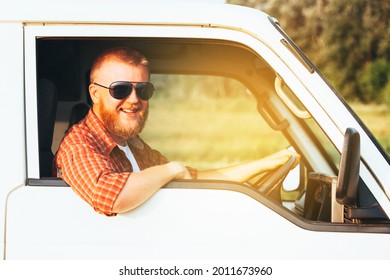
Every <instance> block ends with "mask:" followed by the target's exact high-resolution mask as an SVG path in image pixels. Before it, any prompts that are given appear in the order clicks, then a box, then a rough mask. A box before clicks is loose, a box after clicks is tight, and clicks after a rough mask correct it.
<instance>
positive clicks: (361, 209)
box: [0, 0, 390, 259]
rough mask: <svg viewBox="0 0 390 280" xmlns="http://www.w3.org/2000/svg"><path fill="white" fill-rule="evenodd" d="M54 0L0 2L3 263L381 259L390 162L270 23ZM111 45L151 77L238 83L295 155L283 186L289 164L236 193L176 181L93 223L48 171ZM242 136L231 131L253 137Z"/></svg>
mask: <svg viewBox="0 0 390 280" xmlns="http://www.w3.org/2000/svg"><path fill="white" fill-rule="evenodd" d="M20 2H23V3H20ZM53 2H54V1H53ZM53 2H50V1H12V3H7V2H1V4H0V8H1V9H0V35H1V38H2V43H1V44H0V73H1V75H0V79H1V81H0V94H1V105H2V106H1V110H0V122H1V128H2V136H1V137H0V147H1V153H0V154H1V157H0V167H1V168H0V170H1V171H0V205H1V207H0V240H1V242H0V254H1V257H2V259H299V258H301V259H343V258H346V259H384V258H385V259H389V258H390V220H389V217H390V201H389V199H390V166H389V162H390V159H389V157H388V155H387V154H386V152H384V150H383V149H382V148H381V147H380V145H379V144H378V142H377V141H376V139H375V138H374V137H373V135H372V134H371V133H370V132H369V131H368V129H367V128H366V126H365V125H364V123H363V122H362V121H361V120H360V119H359V118H358V117H357V116H356V114H354V112H353V111H352V110H351V108H350V107H349V106H348V104H347V103H346V102H345V101H344V100H343V99H342V97H341V96H340V95H339V94H338V93H337V92H336V91H335V90H334V89H333V88H332V86H331V85H330V84H329V83H328V82H327V80H326V79H325V78H324V77H323V76H322V75H321V73H319V72H318V70H317V68H316V67H315V66H314V65H313V64H312V63H311V62H310V61H309V60H308V59H307V58H306V57H305V56H304V54H303V53H302V52H301V51H300V50H299V48H298V47H297V46H296V45H295V44H294V43H293V42H292V41H291V39H290V38H289V37H288V36H287V35H286V34H285V33H284V31H283V30H282V29H281V27H280V26H279V24H278V22H277V20H276V19H274V18H272V17H270V16H269V15H267V14H264V13H262V12H260V11H257V10H253V9H249V8H244V7H239V6H233V5H211V4H210V5H206V4H196V5H189V4H185V3H180V4H179V3H176V4H175V6H170V5H168V4H166V3H165V4H154V5H147V4H145V5H142V4H139V5H138V4H137V5H135V4H133V3H132V2H131V1H126V0H123V1H121V0H115V1H84V0H79V1H71V2H69V1H62V2H63V3H53ZM164 2H165V1H164ZM42 3H44V5H43V4H42ZM19 7H20V8H19ZM37 7H39V8H37ZM116 45H125V46H131V47H134V48H136V49H138V50H140V51H141V52H143V53H144V54H145V55H146V56H147V57H148V58H149V60H150V63H151V73H152V80H153V79H154V77H155V79H156V80H157V81H161V80H164V81H166V80H167V79H170V77H172V79H174V77H176V76H177V75H186V76H194V77H195V76H196V77H198V78H199V77H200V80H204V79H209V78H210V77H211V78H213V77H214V78H220V77H222V78H223V79H229V80H234V81H235V82H237V83H239V84H240V87H243V88H244V89H245V90H243V91H242V92H243V94H246V95H249V96H250V98H251V99H250V100H252V101H251V103H250V106H249V107H250V108H249V107H248V110H252V109H253V108H254V112H256V113H255V114H254V115H253V122H261V123H263V124H265V126H267V127H269V128H270V130H272V131H273V133H275V135H276V139H277V140H275V142H277V141H279V140H280V141H281V142H280V143H282V144H280V145H281V146H283V147H286V146H289V147H290V148H292V149H294V150H295V151H297V152H298V153H299V154H300V155H301V164H300V166H299V168H298V170H295V171H294V172H295V173H294V174H295V175H289V176H293V177H294V176H295V178H293V180H290V181H287V180H285V181H284V183H281V181H283V180H282V179H284V178H285V177H286V175H287V173H289V172H290V166H287V165H286V166H283V167H282V168H280V169H278V170H274V172H271V173H270V174H267V177H266V178H263V179H259V180H257V179H256V180H253V181H250V182H247V183H245V184H241V183H237V182H233V181H207V180H188V181H175V182H171V183H170V184H168V185H167V186H166V187H164V188H163V189H161V190H160V191H158V192H157V194H156V195H154V196H153V197H152V198H151V199H150V200H148V201H147V202H146V203H144V204H143V205H141V206H140V207H138V208H137V209H135V210H133V211H130V212H128V213H126V214H120V215H117V216H115V217H106V216H104V215H100V214H98V213H96V212H94V211H93V209H91V208H90V207H89V206H88V205H87V204H86V203H85V202H83V201H82V200H81V199H80V198H79V197H78V196H77V195H75V193H74V192H73V191H72V189H71V188H70V187H69V186H68V185H67V184H66V183H65V182H64V181H62V180H61V179H59V178H55V177H53V173H52V169H51V167H52V160H53V155H54V154H55V152H56V149H57V148H58V145H59V142H60V140H61V138H62V137H63V135H64V133H65V131H66V130H67V128H68V126H69V125H72V124H73V123H74V122H76V121H77V120H79V119H80V118H82V117H83V115H84V114H85V111H86V110H88V108H89V105H90V104H89V101H88V93H87V86H88V78H87V77H88V71H89V67H90V65H91V62H92V60H93V58H94V57H95V56H96V55H97V54H98V53H99V52H100V51H102V50H104V49H105V48H107V47H110V46H116ZM167 77H168V78H167ZM221 88H222V90H228V88H227V89H223V87H221ZM158 89H159V88H158V87H157V92H158ZM168 90H169V89H168ZM157 94H159V93H157ZM170 94H175V91H171V93H170ZM181 94H182V95H183V93H181ZM161 95H162V93H161ZM184 96H185V93H184ZM162 99H163V98H160V99H159V98H156V99H155V101H154V102H155V103H154V104H155V105H156V107H158V104H159V102H160V101H161V100H162ZM222 105H223V104H221V106H222ZM202 106H207V104H202ZM161 107H163V106H161ZM161 110H164V108H161ZM208 110H209V114H210V115H209V116H208V118H207V123H208V124H213V125H218V123H219V122H218V123H217V122H215V123H214V120H215V118H216V117H217V116H216V115H217V114H216V113H215V114H213V112H214V110H216V107H215V106H214V107H210V108H209V109H208ZM72 112H73V113H72ZM185 117H186V116H183V118H185ZM214 117H215V118H214ZM187 121H188V125H191V121H199V120H190V119H189V120H187ZM250 122H252V120H250ZM205 123H206V122H205ZM248 123H249V122H248ZM224 125H225V126H226V127H225V129H232V127H231V126H229V124H224ZM246 126H247V124H243V125H242V128H243V130H240V131H238V132H237V134H239V135H240V136H241V137H252V135H253V134H252V133H250V132H252V131H249V132H245V130H244V129H245V128H246ZM204 133H206V131H205V132H204ZM194 137H195V136H194ZM190 138H191V137H190ZM151 139H152V140H151V141H152V142H153V139H155V140H156V141H155V142H163V141H168V140H169V139H168V140H167V139H161V138H159V136H158V134H157V135H154V138H153V136H152V137H151ZM261 141H262V139H259V138H257V137H252V138H251V143H253V147H260V148H259V149H261ZM211 142H213V141H211ZM203 144H204V143H203V142H202V141H199V145H203ZM208 144H210V145H211V147H212V148H210V149H209V150H208V151H207V153H213V152H217V150H218V145H219V144H218V143H208ZM174 145H175V144H174V142H173V143H172V145H171V146H172V149H175V148H176V147H175V146H174ZM253 147H245V148H247V149H248V150H251V149H252V150H254V151H256V150H257V148H255V149H253ZM219 161H220V162H223V161H224V158H223V156H221V158H220V160H219ZM290 173H292V172H290Z"/></svg>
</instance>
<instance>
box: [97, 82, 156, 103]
mask: <svg viewBox="0 0 390 280" xmlns="http://www.w3.org/2000/svg"><path fill="white" fill-rule="evenodd" d="M93 84H94V85H97V86H99V87H103V88H106V89H108V91H109V92H110V95H111V96H112V97H114V98H115V99H119V100H121V99H125V98H126V97H128V96H129V95H130V94H131V93H132V92H133V87H134V88H135V93H136V94H137V96H138V98H140V99H142V100H149V99H150V98H151V97H152V95H153V92H154V86H153V84H152V83H149V82H141V83H137V84H136V85H135V86H134V85H133V84H132V83H131V82H123V81H118V82H113V83H112V84H111V85H110V86H109V87H105V86H103V85H100V84H98V83H93Z"/></svg>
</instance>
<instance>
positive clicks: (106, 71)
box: [90, 61, 149, 144]
mask: <svg viewBox="0 0 390 280" xmlns="http://www.w3.org/2000/svg"><path fill="white" fill-rule="evenodd" d="M115 81H127V82H134V83H133V85H135V84H136V82H148V81H149V72H148V69H147V68H146V67H145V66H143V65H139V66H133V65H129V64H125V63H122V62H116V61H108V62H105V63H104V64H103V65H102V66H101V68H100V69H99V71H98V74H97V75H96V76H95V81H94V82H96V83H99V84H101V85H104V86H106V87H109V86H110V85H111V83H112V82H115ZM90 93H91V97H92V100H93V101H94V107H93V110H94V112H95V114H96V115H97V116H98V118H99V119H100V120H101V121H102V123H103V124H104V126H105V127H106V129H107V130H108V132H109V133H110V135H111V137H112V138H113V139H114V141H115V142H117V143H119V144H124V142H125V141H126V140H128V139H129V138H131V137H134V136H136V135H138V134H139V133H140V132H141V131H142V129H143V127H144V125H145V122H146V119H147V117H148V110H149V102H148V101H145V100H142V99H140V98H138V96H137V95H136V93H135V90H134V89H133V91H132V93H131V94H130V95H129V96H128V97H127V98H125V99H122V100H118V99H115V98H113V97H112V96H111V95H110V93H109V90H108V89H106V88H102V87H99V86H97V85H93V84H92V85H91V86H90Z"/></svg>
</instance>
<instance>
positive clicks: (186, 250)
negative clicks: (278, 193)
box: [6, 187, 390, 260]
mask: <svg viewBox="0 0 390 280" xmlns="http://www.w3.org/2000/svg"><path fill="white" fill-rule="evenodd" d="M31 198H34V199H31ZM9 201H10V205H12V206H11V207H10V208H9V210H8V213H9V216H10V217H12V219H10V220H9V222H8V227H7V228H8V229H7V255H6V258H7V259H14V258H17V259H51V258H54V259H133V260H135V259H138V260H139V259H149V260H153V259H181V260H184V259H203V260H204V259H231V260H233V259H332V260H334V259H340V258H348V259H355V258H356V259H359V258H361V257H362V255H361V254H362V252H364V255H365V256H370V258H375V259H384V258H389V257H390V253H389V252H390V243H389V242H388V239H389V237H388V235H386V234H357V233H354V234H351V233H349V234H346V233H331V232H328V233H324V232H314V231H308V230H304V229H302V228H300V227H298V226H296V225H294V224H293V223H291V222H290V221H288V220H286V219H284V218H283V217H281V216H279V215H278V214H277V213H275V212H273V211H272V210H270V209H268V208H267V207H265V206H264V205H262V204H260V203H259V202H258V201H256V200H254V199H252V198H251V197H248V196H246V195H244V194H241V193H238V192H233V191H220V190H189V189H164V190H161V191H159V192H158V193H157V195H155V196H154V197H153V198H152V199H150V200H149V201H148V202H147V203H145V204H144V205H142V206H141V207H139V208H137V209H136V210H134V211H132V212H129V213H127V214H122V215H118V216H117V217H115V218H112V217H105V216H102V215H96V214H95V213H94V212H93V211H91V209H90V208H89V207H88V206H87V205H86V204H85V203H83V202H82V201H81V200H80V199H78V198H77V197H76V196H75V195H74V194H73V193H72V191H71V189H70V188H61V189H59V190H58V189H57V190H56V189H54V188H51V187H49V188H48V187H46V188H42V189H41V188H39V187H37V188H28V187H24V188H21V189H19V190H17V191H16V192H14V193H13V194H12V195H11V197H10V200H9ZM13 201H17V202H18V203H13ZM19 203H20V204H19ZM21 205H24V207H29V209H31V210H30V211H28V212H26V211H19V208H20V206H21ZM48 209H50V211H48ZM43 217H44V219H42V218H43ZM64 221H66V223H64ZM21 228H23V229H24V230H23V231H21V230H20V229H21ZM21 241H23V243H20V242H21ZM357 244H359V246H357ZM345 248H348V252H345Z"/></svg>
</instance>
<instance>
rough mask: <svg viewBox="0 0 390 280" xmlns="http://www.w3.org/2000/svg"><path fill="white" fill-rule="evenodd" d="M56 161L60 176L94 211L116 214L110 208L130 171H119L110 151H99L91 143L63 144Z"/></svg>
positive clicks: (109, 214)
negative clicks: (104, 152)
mask: <svg viewBox="0 0 390 280" xmlns="http://www.w3.org/2000/svg"><path fill="white" fill-rule="evenodd" d="M56 158H57V157H56ZM56 163H57V167H58V168H61V173H62V178H63V179H64V180H65V181H66V182H67V183H68V184H69V185H70V186H71V187H72V189H73V190H74V191H75V192H76V193H77V194H78V195H79V196H80V197H81V198H82V199H84V200H85V201H86V202H87V203H88V204H90V205H91V206H92V207H93V208H94V210H95V211H97V212H99V213H101V214H105V215H107V216H112V215H116V214H115V213H113V212H112V209H113V206H114V203H115V200H116V199H117V197H118V195H119V193H120V192H121V190H122V188H123V186H124V185H125V183H126V181H127V179H128V177H129V175H130V172H118V170H117V168H116V166H115V164H114V162H113V161H112V159H111V158H110V155H109V154H103V153H100V152H99V151H97V149H96V148H95V147H94V146H93V145H90V144H70V145H66V146H65V147H62V149H61V150H60V153H59V154H58V159H57V161H56Z"/></svg>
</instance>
